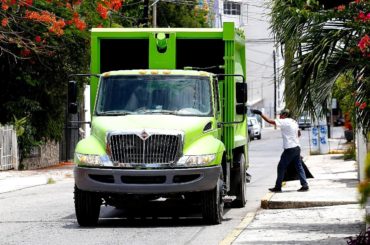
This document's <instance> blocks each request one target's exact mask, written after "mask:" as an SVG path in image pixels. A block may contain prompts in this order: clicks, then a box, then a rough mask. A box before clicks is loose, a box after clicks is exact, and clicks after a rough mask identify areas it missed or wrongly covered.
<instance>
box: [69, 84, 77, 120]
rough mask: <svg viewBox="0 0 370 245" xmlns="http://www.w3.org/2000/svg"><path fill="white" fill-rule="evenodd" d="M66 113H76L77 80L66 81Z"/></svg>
mask: <svg viewBox="0 0 370 245" xmlns="http://www.w3.org/2000/svg"><path fill="white" fill-rule="evenodd" d="M68 113H71V114H76V113H77V82H76V81H69V82H68Z"/></svg>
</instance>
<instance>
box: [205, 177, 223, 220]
mask: <svg viewBox="0 0 370 245" xmlns="http://www.w3.org/2000/svg"><path fill="white" fill-rule="evenodd" d="M222 188H223V181H222V179H221V178H220V179H219V180H218V182H217V185H216V187H215V188H214V189H212V190H210V191H204V192H203V193H202V199H201V200H202V202H201V204H202V215H203V220H204V222H205V223H207V224H212V225H216V224H221V222H222V217H223V214H224V202H223V199H222V198H223V191H222Z"/></svg>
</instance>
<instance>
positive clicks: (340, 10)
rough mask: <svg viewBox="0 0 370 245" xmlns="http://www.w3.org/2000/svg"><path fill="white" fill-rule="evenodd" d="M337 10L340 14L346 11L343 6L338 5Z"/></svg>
mask: <svg viewBox="0 0 370 245" xmlns="http://www.w3.org/2000/svg"><path fill="white" fill-rule="evenodd" d="M337 9H338V11H339V12H342V11H343V10H345V9H346V6H345V5H343V4H342V5H339V6H338V7H337Z"/></svg>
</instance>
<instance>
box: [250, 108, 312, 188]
mask: <svg viewBox="0 0 370 245" xmlns="http://www.w3.org/2000/svg"><path fill="white" fill-rule="evenodd" d="M251 111H252V113H254V114H256V115H260V116H261V117H262V119H263V120H265V121H266V122H268V123H270V124H272V125H276V126H278V127H279V128H280V129H281V135H282V136H283V148H284V151H283V153H282V154H281V157H280V161H279V164H278V167H277V178H276V183H275V187H274V188H270V189H269V190H270V191H272V192H281V185H282V183H283V179H284V175H285V172H286V170H287V167H288V165H289V164H290V163H291V162H294V164H295V167H296V169H297V172H298V176H299V181H300V182H301V185H302V187H301V188H300V189H299V190H298V191H308V190H309V187H308V183H307V180H306V174H305V172H304V169H303V166H302V162H301V148H300V147H299V139H298V137H299V136H300V131H299V129H298V123H297V122H296V121H295V120H293V119H292V118H290V111H289V110H288V109H284V110H282V111H281V113H280V118H276V119H275V120H273V119H270V118H269V117H267V116H266V115H264V114H262V112H261V111H259V110H251Z"/></svg>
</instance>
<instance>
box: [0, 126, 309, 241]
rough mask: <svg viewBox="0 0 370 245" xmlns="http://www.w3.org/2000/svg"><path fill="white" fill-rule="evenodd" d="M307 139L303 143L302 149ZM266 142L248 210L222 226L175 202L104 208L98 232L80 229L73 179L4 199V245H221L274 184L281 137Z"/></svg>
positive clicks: (267, 133) (255, 147)
mask: <svg viewBox="0 0 370 245" xmlns="http://www.w3.org/2000/svg"><path fill="white" fill-rule="evenodd" d="M306 134H307V133H304V135H303V137H302V139H301V141H302V145H303V148H304V149H306V148H307V147H305V145H307V144H308V143H307V144H306V143H305V141H306V140H305V137H306V136H307V135H306ZM262 137H263V139H262V140H255V141H252V142H251V145H250V156H249V157H250V162H251V166H250V169H249V172H250V174H251V175H252V182H251V183H250V185H249V187H248V202H247V206H246V207H245V208H242V209H226V210H225V211H226V212H225V215H224V221H223V223H222V225H216V226H205V225H204V224H203V223H202V220H201V218H200V214H199V213H198V212H197V210H195V209H189V208H188V207H184V206H181V205H180V207H175V206H174V202H175V201H172V202H167V203H160V205H158V203H154V204H153V205H151V206H140V205H135V207H131V208H130V209H124V210H117V209H113V208H110V207H103V208H102V212H101V217H102V219H101V221H100V223H99V225H98V226H97V227H94V228H81V227H79V226H78V224H77V223H76V219H75V215H74V205H73V180H72V178H67V179H65V180H63V181H57V183H56V184H50V185H43V186H38V187H33V188H28V189H23V190H19V191H15V192H9V193H4V194H0V207H1V208H0V237H1V244H51V243H53V244H85V243H86V244H131V245H135V244H140V245H141V244H161V245H163V244H171V245H172V244H202V245H207V244H210V245H214V244H218V243H219V242H220V241H222V240H223V239H224V238H225V237H227V236H228V235H229V234H230V233H231V232H232V231H233V230H234V229H235V227H237V226H238V225H239V223H240V222H241V221H242V219H243V218H244V217H245V216H246V215H247V213H254V212H255V211H256V210H257V209H258V208H259V204H260V200H261V198H262V197H263V196H264V195H265V194H266V192H267V188H268V187H270V186H271V185H273V183H274V181H275V177H276V164H277V161H278V159H279V155H280V152H281V138H280V132H279V131H278V130H273V129H267V130H264V131H263V136H262ZM307 142H308V141H307ZM180 204H181V203H180ZM143 211H145V213H146V215H145V217H142V216H143V215H141V214H142V213H143ZM177 216H180V217H177ZM181 216H183V217H181ZM184 217H185V218H184Z"/></svg>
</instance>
